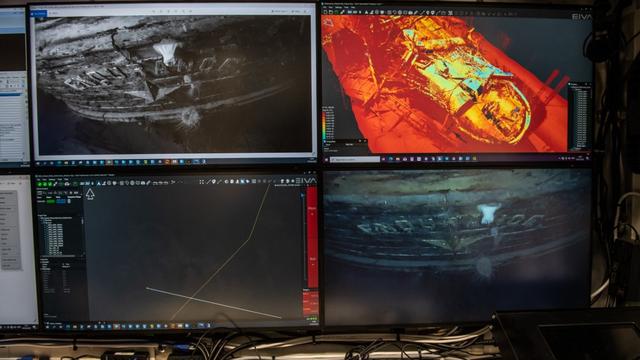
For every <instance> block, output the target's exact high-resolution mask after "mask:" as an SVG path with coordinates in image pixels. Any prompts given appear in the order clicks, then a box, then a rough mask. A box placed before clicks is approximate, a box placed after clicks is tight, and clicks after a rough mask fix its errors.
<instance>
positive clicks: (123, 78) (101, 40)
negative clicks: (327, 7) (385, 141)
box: [29, 3, 317, 166]
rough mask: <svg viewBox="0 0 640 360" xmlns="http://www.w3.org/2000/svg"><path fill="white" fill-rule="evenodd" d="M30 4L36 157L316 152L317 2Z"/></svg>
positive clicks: (161, 158)
mask: <svg viewBox="0 0 640 360" xmlns="http://www.w3.org/2000/svg"><path fill="white" fill-rule="evenodd" d="M29 11H30V40H29V46H30V50H31V54H30V59H29V60H30V64H31V67H32V70H33V71H32V77H31V84H32V87H33V89H34V91H33V99H32V108H33V129H34V156H35V158H34V161H35V165H36V166H86V165H88V166H144V165H155V166H157V165H163V166H164V165H202V164H204V165H206V164H212V163H214V164H220V163H224V164H254V163H306V162H315V161H316V158H317V139H316V136H317V135H316V134H317V129H316V127H317V125H316V118H317V110H316V108H317V104H316V91H317V90H316V72H317V71H316V53H317V52H316V33H315V29H316V24H315V22H316V10H315V4H313V3H126V4H124V3H120V4H64V5H62V4H60V5H32V6H30V7H29Z"/></svg>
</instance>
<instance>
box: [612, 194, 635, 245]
mask: <svg viewBox="0 0 640 360" xmlns="http://www.w3.org/2000/svg"><path fill="white" fill-rule="evenodd" d="M630 196H636V197H640V192H633V191H631V192H627V193H624V194H622V196H620V199H619V200H618V204H617V206H616V215H615V217H614V219H613V242H616V240H618V229H617V228H618V225H619V224H618V223H619V221H620V208H621V207H622V204H623V203H624V201H625V200H626V199H627V198H628V197H630Z"/></svg>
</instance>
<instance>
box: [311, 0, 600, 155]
mask: <svg viewBox="0 0 640 360" xmlns="http://www.w3.org/2000/svg"><path fill="white" fill-rule="evenodd" d="M321 12H322V14H321V38H322V44H321V46H322V118H321V123H322V148H323V151H324V154H323V161H324V162H329V163H351V162H354V163H379V162H383V163H407V162H408V163H416V162H418V163H434V162H447V163H504V162H512V163H513V162H516V163H517V162H589V161H590V160H591V154H590V151H591V142H592V126H593V125H592V122H593V120H592V102H593V100H592V98H593V96H592V92H593V90H592V88H593V64H592V63H591V62H590V61H589V60H588V59H587V58H585V57H584V56H583V50H582V47H583V44H584V42H585V39H586V38H587V37H588V36H589V34H590V32H591V28H592V15H591V10H590V9H589V8H578V7H548V6H545V7H544V8H543V7H534V6H532V5H529V6H518V5H508V6H507V5H499V4H498V5H496V4H486V5H484V4H444V5H443V4H441V3H438V4H435V3H433V4H418V3H416V4H413V5H411V4H406V3H398V2H395V3H392V2H387V3H385V4H371V3H363V4H357V3H323V4H322V6H321Z"/></svg>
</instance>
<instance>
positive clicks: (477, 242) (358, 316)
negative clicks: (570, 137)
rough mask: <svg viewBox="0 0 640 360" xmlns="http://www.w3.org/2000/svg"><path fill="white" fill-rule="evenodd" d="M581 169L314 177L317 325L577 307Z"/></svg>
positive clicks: (582, 290) (587, 183) (583, 295)
mask: <svg viewBox="0 0 640 360" xmlns="http://www.w3.org/2000/svg"><path fill="white" fill-rule="evenodd" d="M590 179H591V170H590V169H517V170H495V169H492V170H487V169H466V170H451V169H450V170H401V171H397V170H396V171H384V170H382V171H342V172H338V171H331V172H325V177H324V180H323V184H324V193H323V198H324V200H323V201H324V210H323V212H324V259H325V260H324V262H325V265H324V269H325V270H324V282H323V283H324V288H323V291H324V294H325V295H324V299H325V301H324V314H325V321H326V324H327V325H330V326H331V325H377V324H426V323H444V322H446V323H451V322H466V321H473V322H476V321H477V322H480V321H482V322H486V321H488V320H489V319H490V317H491V314H493V313H494V312H495V311H496V310H523V309H559V308H578V307H586V306H587V299H588V291H589V287H588V286H589V284H588V281H587V280H588V279H587V276H588V274H589V264H590V256H589V249H590V230H589V229H590V226H589V225H590V205H591V201H590V194H591V180H590Z"/></svg>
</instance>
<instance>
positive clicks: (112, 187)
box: [35, 172, 319, 331]
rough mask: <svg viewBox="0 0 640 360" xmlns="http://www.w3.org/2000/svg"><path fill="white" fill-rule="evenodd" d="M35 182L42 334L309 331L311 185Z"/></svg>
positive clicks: (186, 178)
mask: <svg viewBox="0 0 640 360" xmlns="http://www.w3.org/2000/svg"><path fill="white" fill-rule="evenodd" d="M35 182H36V184H35V188H36V202H37V205H36V211H37V218H38V224H37V229H38V243H39V244H40V254H39V267H40V274H41V278H42V287H41V288H40V291H41V293H42V311H43V313H42V322H43V328H44V330H50V331H66V330H69V331H83V330H84V331H87V330H89V331H95V330H98V331H100V330H105V331H109V330H111V331H125V330H126V331H161V330H169V331H171V330H174V331H179V330H203V329H211V328H217V327H230V328H235V327H239V328H265V327H268V328H290V327H313V326H316V325H318V322H319V320H318V317H319V299H318V263H317V262H318V259H317V257H318V254H317V252H318V245H317V243H318V235H317V179H316V175H314V174H303V173H297V174H292V173H287V174H264V173H263V174H260V173H251V174H249V173H241V174H240V173H224V174H222V173H197V174H185V173H183V172H180V173H177V172H176V173H170V174H165V175H148V176H146V175H113V174H108V175H106V174H105V175H55V176H45V175H38V176H36V178H35Z"/></svg>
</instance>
